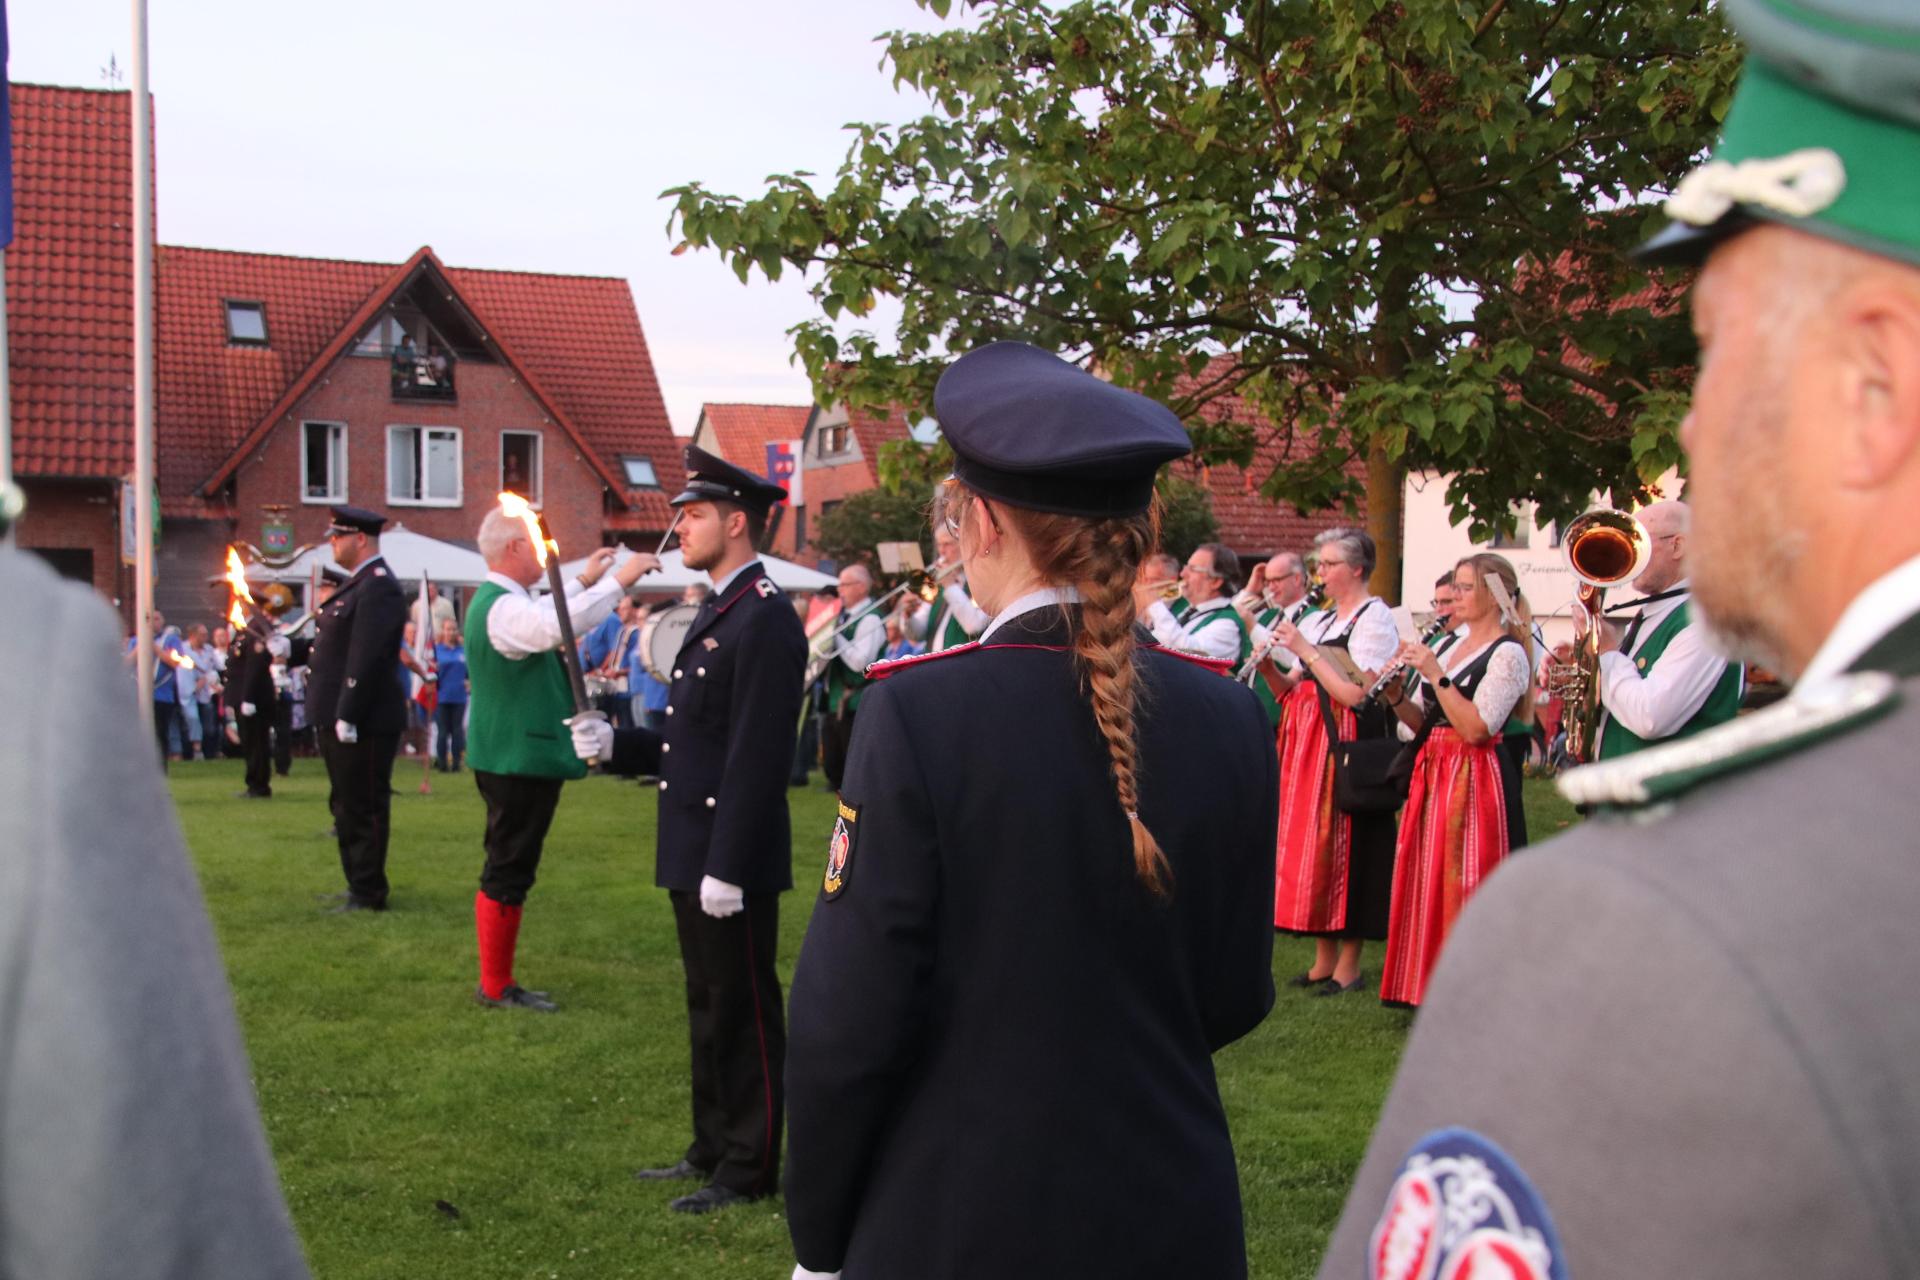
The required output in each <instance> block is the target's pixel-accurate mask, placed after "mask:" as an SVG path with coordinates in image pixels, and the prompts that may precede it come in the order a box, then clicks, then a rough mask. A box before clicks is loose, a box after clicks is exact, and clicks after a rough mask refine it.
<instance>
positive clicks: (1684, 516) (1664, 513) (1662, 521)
mask: <svg viewBox="0 0 1920 1280" xmlns="http://www.w3.org/2000/svg"><path fill="white" fill-rule="evenodd" d="M1634 515H1636V516H1638V517H1639V518H1640V523H1641V524H1643V525H1645V526H1646V527H1647V532H1648V533H1650V534H1652V535H1653V536H1654V537H1656V538H1664V537H1667V536H1668V535H1670V534H1675V533H1691V532H1692V531H1693V512H1692V511H1691V510H1690V509H1689V508H1688V506H1687V504H1686V503H1684V502H1681V501H1680V500H1679V499H1677V498H1669V499H1667V500H1666V501H1664V502H1656V503H1654V504H1653V505H1652V506H1649V507H1642V508H1640V510H1638V511H1636V512H1634Z"/></svg>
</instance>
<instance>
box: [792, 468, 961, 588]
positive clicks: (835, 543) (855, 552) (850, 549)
mask: <svg viewBox="0 0 1920 1280" xmlns="http://www.w3.org/2000/svg"><path fill="white" fill-rule="evenodd" d="M810 540H811V541H812V543H813V545H814V546H815V547H817V548H818V549H819V550H820V553H821V554H822V555H825V556H827V557H829V558H830V559H832V560H833V561H834V562H835V563H837V564H841V565H849V564H853V563H855V562H856V561H858V562H861V563H865V564H867V566H868V567H869V568H871V569H872V570H873V571H874V573H875V574H876V575H877V574H878V573H879V572H880V566H879V565H878V564H877V563H874V562H873V549H874V547H876V546H878V545H879V544H880V543H882V542H917V543H919V544H920V552H921V558H922V559H924V560H925V561H926V562H927V563H928V564H932V563H933V531H932V530H931V529H929V528H928V527H927V496H926V495H925V494H920V493H907V492H895V491H893V490H889V489H886V488H876V489H865V490H862V491H861V492H859V493H856V494H854V495H853V496H852V497H850V498H848V499H847V500H846V501H844V502H841V503H839V504H837V505H836V506H834V507H833V508H832V509H831V510H829V511H828V512H826V513H825V514H824V515H822V516H821V517H820V519H819V522H818V523H817V524H816V525H815V526H814V529H813V533H812V537H811V539H810Z"/></svg>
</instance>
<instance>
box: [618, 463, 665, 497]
mask: <svg viewBox="0 0 1920 1280" xmlns="http://www.w3.org/2000/svg"><path fill="white" fill-rule="evenodd" d="M620 465H621V466H622V467H623V468H624V469H625V470H626V473H627V483H628V484H630V485H632V486H633V487H634V488H636V489H658V488H659V487H660V477H659V476H657V475H655V474H654V473H653V462H652V460H651V459H648V458H635V457H632V456H630V455H623V456H622V457H621V459H620Z"/></svg>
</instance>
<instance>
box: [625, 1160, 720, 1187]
mask: <svg viewBox="0 0 1920 1280" xmlns="http://www.w3.org/2000/svg"><path fill="white" fill-rule="evenodd" d="M712 1172H713V1170H711V1169H702V1168H701V1167H700V1166H699V1165H697V1164H695V1163H694V1162H693V1161H691V1160H682V1161H681V1162H680V1163H679V1164H670V1165H668V1166H667V1167H666V1168H664V1169H635V1170H634V1171H633V1178H634V1181H636V1182H678V1181H680V1180H682V1179H686V1178H704V1177H707V1176H708V1175H709V1174H711V1173H712Z"/></svg>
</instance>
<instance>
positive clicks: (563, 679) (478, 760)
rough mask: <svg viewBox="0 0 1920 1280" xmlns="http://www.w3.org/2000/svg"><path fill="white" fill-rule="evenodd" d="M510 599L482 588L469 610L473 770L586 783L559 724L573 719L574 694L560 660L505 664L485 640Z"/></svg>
mask: <svg viewBox="0 0 1920 1280" xmlns="http://www.w3.org/2000/svg"><path fill="white" fill-rule="evenodd" d="M506 594H507V592H506V589H505V588H504V587H501V586H499V585H498V584H496V583H492V582H488V583H483V584H482V585H481V587H480V589H479V590H478V591H476V592H474V593H473V603H472V604H470V605H468V606H467V632H466V634H467V688H468V698H469V702H468V704H467V764H468V765H469V766H471V767H472V768H474V769H478V770H479V771H480V772H482V773H517V774H520V775H522V776H524V777H529V778H584V777H586V776H587V766H586V763H585V762H584V761H582V760H581V759H580V757H578V756H576V755H574V754H573V738H572V735H570V734H569V733H568V732H567V726H566V725H564V724H562V723H561V722H562V721H563V720H565V719H566V718H567V717H568V716H570V715H572V714H573V690H572V688H570V687H569V685H568V683H567V669H566V667H565V666H563V665H562V664H561V661H560V655H559V654H558V653H557V652H552V653H535V654H530V655H528V656H527V657H524V658H508V657H504V656H502V654H501V653H500V651H499V650H498V649H496V648H494V647H493V640H492V638H491V637H489V636H488V635H487V615H488V614H489V613H492V612H493V605H494V602H495V601H496V600H498V599H499V598H500V597H501V596H504V595H506ZM561 607H563V608H564V607H565V605H564V602H563V604H562V606H561Z"/></svg>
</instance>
